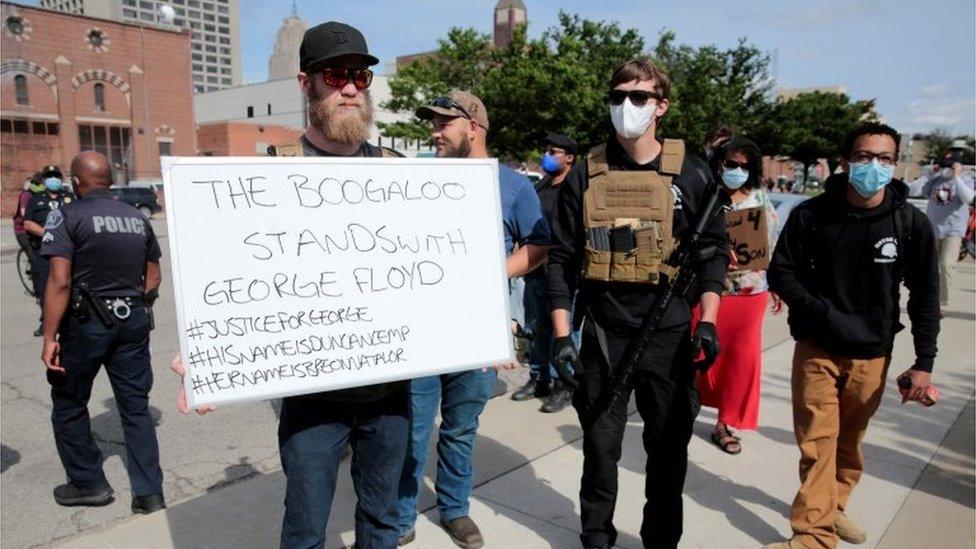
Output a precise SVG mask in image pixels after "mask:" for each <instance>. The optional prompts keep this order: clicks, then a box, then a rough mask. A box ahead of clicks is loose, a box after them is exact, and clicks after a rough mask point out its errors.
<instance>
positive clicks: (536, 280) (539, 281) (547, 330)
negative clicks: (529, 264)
mask: <svg viewBox="0 0 976 549" xmlns="http://www.w3.org/2000/svg"><path fill="white" fill-rule="evenodd" d="M523 303H524V304H525V331H526V332H528V333H529V334H530V335H531V336H532V347H531V349H530V350H529V369H530V371H531V373H530V375H531V376H532V379H537V380H539V381H543V382H546V383H548V382H549V380H552V379H558V377H557V374H556V367H555V366H553V364H552V360H551V358H552V311H551V310H550V309H549V283H548V281H547V280H546V278H545V277H544V276H538V275H536V276H527V277H525V295H524V297H523Z"/></svg>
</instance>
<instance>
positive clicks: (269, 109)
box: [268, 103, 271, 116]
mask: <svg viewBox="0 0 976 549" xmlns="http://www.w3.org/2000/svg"><path fill="white" fill-rule="evenodd" d="M268 116H271V103H268Z"/></svg>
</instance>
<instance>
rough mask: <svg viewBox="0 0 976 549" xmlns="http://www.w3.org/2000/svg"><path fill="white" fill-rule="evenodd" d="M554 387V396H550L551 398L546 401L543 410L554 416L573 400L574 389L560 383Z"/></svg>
mask: <svg viewBox="0 0 976 549" xmlns="http://www.w3.org/2000/svg"><path fill="white" fill-rule="evenodd" d="M554 385H555V387H553V389H552V394H551V395H549V398H547V399H546V402H545V404H543V405H542V408H541V409H542V411H543V412H545V413H547V414H553V413H556V412H558V411H560V410H562V409H563V408H565V407H566V406H567V405H568V404H569V403H570V402H572V400H573V390H572V389H570V388H569V387H567V386H566V385H564V384H563V383H560V382H558V381H557V382H556V383H555V384H554Z"/></svg>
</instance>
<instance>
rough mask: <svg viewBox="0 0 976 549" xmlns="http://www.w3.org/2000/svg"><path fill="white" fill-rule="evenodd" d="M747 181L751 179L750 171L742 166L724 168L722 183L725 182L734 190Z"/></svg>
mask: <svg viewBox="0 0 976 549" xmlns="http://www.w3.org/2000/svg"><path fill="white" fill-rule="evenodd" d="M746 181H749V172H748V171H746V170H743V169H742V168H736V169H734V170H729V169H723V170H722V183H725V186H726V187H728V188H729V189H732V190H733V191H734V190H736V189H738V188H739V187H741V186H743V185H745V184H746Z"/></svg>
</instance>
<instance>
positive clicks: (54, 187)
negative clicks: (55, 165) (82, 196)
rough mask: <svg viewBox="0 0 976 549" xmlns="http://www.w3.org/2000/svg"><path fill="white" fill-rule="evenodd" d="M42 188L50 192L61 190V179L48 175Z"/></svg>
mask: <svg viewBox="0 0 976 549" xmlns="http://www.w3.org/2000/svg"><path fill="white" fill-rule="evenodd" d="M44 188H45V189H47V190H49V191H51V192H52V193H54V192H58V191H60V190H61V180H60V179H58V178H57V177H48V178H47V179H45V180H44Z"/></svg>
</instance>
